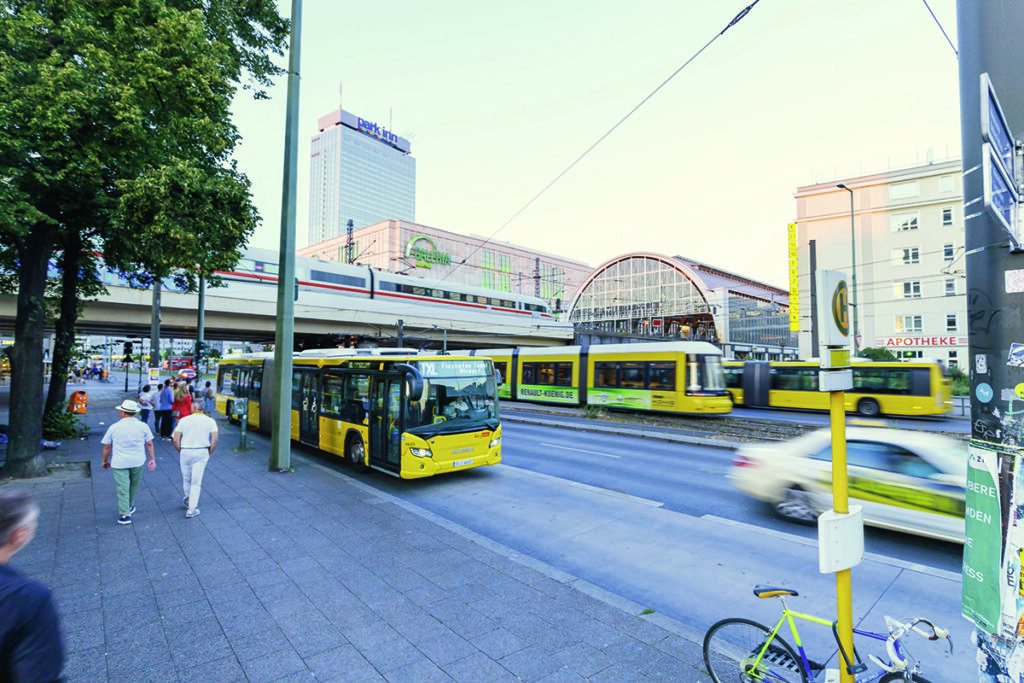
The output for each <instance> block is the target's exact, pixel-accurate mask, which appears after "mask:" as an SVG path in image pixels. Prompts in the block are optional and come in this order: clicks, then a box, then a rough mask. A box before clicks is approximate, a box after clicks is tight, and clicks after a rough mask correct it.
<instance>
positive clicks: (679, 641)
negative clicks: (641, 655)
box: [654, 633, 704, 662]
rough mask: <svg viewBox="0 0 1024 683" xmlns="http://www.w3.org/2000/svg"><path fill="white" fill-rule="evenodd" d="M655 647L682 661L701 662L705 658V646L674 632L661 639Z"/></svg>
mask: <svg viewBox="0 0 1024 683" xmlns="http://www.w3.org/2000/svg"><path fill="white" fill-rule="evenodd" d="M654 647H656V648H657V649H658V650H660V651H662V652H664V653H665V654H668V655H672V656H673V657H675V658H676V659H678V660H680V661H682V662H701V661H702V660H703V659H704V648H703V646H702V644H701V643H695V642H693V641H691V640H687V639H686V638H683V637H682V636H677V635H675V634H674V633H673V634H671V635H669V636H668V637H667V638H665V639H664V640H659V641H658V642H657V643H655V644H654Z"/></svg>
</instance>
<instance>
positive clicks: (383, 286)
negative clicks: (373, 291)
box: [377, 282, 398, 292]
mask: <svg viewBox="0 0 1024 683" xmlns="http://www.w3.org/2000/svg"><path fill="white" fill-rule="evenodd" d="M377 289H379V290H381V291H382V292H397V291H398V285H397V284H395V283H394V282H378V283H377Z"/></svg>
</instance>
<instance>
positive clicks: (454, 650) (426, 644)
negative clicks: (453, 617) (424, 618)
mask: <svg viewBox="0 0 1024 683" xmlns="http://www.w3.org/2000/svg"><path fill="white" fill-rule="evenodd" d="M411 640H412V643H413V644H414V645H415V646H416V647H417V649H419V651H420V652H422V653H423V654H425V655H426V656H427V657H429V658H430V661H432V662H434V663H435V664H437V665H438V666H440V667H444V666H445V665H447V664H451V663H452V662H456V661H458V660H460V659H465V658H466V657H470V656H472V655H474V654H478V653H479V652H480V650H479V648H477V647H476V646H475V645H473V643H470V642H469V641H468V640H466V639H465V638H463V637H462V636H460V635H458V634H457V633H454V632H453V631H447V632H446V633H443V634H440V635H436V636H432V637H430V638H426V639H411Z"/></svg>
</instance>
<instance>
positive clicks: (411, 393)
mask: <svg viewBox="0 0 1024 683" xmlns="http://www.w3.org/2000/svg"><path fill="white" fill-rule="evenodd" d="M395 369H396V370H398V371H399V372H401V373H402V374H403V375H404V376H405V381H406V382H408V387H407V389H406V391H405V397H406V399H408V400H409V401H412V402H416V401H419V400H420V399H421V398H422V397H423V375H421V374H420V371H419V369H417V368H415V367H413V366H412V365H409V364H408V363H396V364H395Z"/></svg>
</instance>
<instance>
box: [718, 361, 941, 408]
mask: <svg viewBox="0 0 1024 683" xmlns="http://www.w3.org/2000/svg"><path fill="white" fill-rule="evenodd" d="M722 366H723V369H724V370H725V384H726V386H727V387H728V389H729V393H730V394H731V395H732V399H733V402H734V403H735V404H736V405H743V406H747V407H753V408H763V407H771V408H791V409H799V410H828V409H829V397H828V392H827V391H818V373H819V372H820V371H821V368H820V367H819V366H818V363H817V361H745V362H744V361H725V362H723V363H722ZM851 367H852V369H853V389H852V390H850V391H847V392H846V393H845V401H846V411H847V412H857V413H860V414H861V415H866V416H869V417H874V416H876V415H910V416H914V415H945V414H947V413H949V412H950V411H952V410H953V385H952V382H951V381H950V379H949V376H948V373H947V372H946V368H945V366H944V365H942V364H941V363H939V362H937V361H916V362H906V363H903V362H899V361H892V362H889V361H868V360H863V361H862V360H857V361H855V362H853V363H852V364H851Z"/></svg>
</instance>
